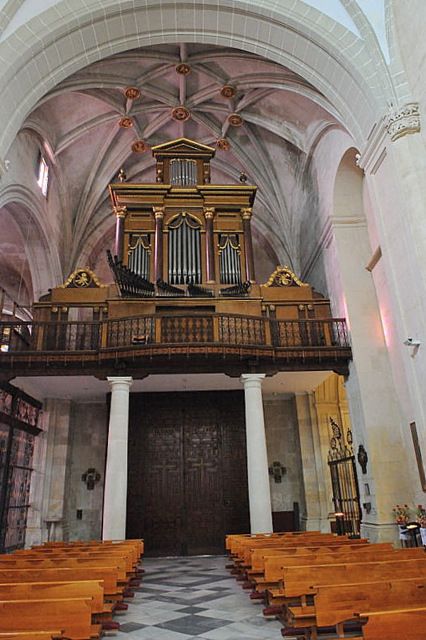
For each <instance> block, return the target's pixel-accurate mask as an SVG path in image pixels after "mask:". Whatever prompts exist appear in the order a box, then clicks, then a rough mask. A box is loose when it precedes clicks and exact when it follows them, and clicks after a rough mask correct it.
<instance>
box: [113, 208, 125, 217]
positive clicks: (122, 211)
mask: <svg viewBox="0 0 426 640" xmlns="http://www.w3.org/2000/svg"><path fill="white" fill-rule="evenodd" d="M114 215H115V217H116V218H125V217H126V215H127V207H126V206H119V207H114Z"/></svg>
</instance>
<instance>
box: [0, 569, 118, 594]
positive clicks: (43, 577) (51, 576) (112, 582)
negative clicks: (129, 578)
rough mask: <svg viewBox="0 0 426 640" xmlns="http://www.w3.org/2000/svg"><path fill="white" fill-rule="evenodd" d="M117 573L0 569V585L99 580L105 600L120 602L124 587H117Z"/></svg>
mask: <svg viewBox="0 0 426 640" xmlns="http://www.w3.org/2000/svg"><path fill="white" fill-rule="evenodd" d="M117 576H118V572H117V569H116V568H115V567H62V568H54V567H49V568H31V569H28V568H24V569H20V568H15V567H13V568H9V569H5V568H0V583H2V584H5V583H18V582H44V583H46V582H81V581H85V580H91V579H93V580H99V581H100V582H101V583H102V585H103V589H104V594H105V598H106V599H107V600H111V601H116V602H118V601H121V600H122V598H123V590H124V587H120V586H119V585H118V577H117Z"/></svg>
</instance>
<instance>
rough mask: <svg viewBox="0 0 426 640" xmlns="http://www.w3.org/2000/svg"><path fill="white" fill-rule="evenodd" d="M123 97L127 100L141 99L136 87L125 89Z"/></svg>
mask: <svg viewBox="0 0 426 640" xmlns="http://www.w3.org/2000/svg"><path fill="white" fill-rule="evenodd" d="M124 95H125V96H126V98H127V100H137V99H138V98H140V97H141V92H140V91H139V89H138V88H137V87H127V89H126V90H125V91H124Z"/></svg>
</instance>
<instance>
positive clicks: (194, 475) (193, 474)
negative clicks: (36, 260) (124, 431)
mask: <svg viewBox="0 0 426 640" xmlns="http://www.w3.org/2000/svg"><path fill="white" fill-rule="evenodd" d="M246 475H247V472H246V451H245V426H244V400H243V394H242V392H188V393H170V394H165V393H156V394H131V402H130V424H129V487H128V504H127V535H128V537H144V538H145V540H146V547H147V551H148V553H151V554H152V555H174V554H176V555H180V554H184V555H185V554H201V553H220V552H221V551H222V550H223V546H224V538H225V535H226V533H232V532H239V531H248V500H247V478H246Z"/></svg>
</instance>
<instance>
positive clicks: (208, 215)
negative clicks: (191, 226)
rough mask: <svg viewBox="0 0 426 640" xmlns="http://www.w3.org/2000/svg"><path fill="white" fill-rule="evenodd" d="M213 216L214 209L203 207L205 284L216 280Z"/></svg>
mask: <svg viewBox="0 0 426 640" xmlns="http://www.w3.org/2000/svg"><path fill="white" fill-rule="evenodd" d="M213 216H214V207H204V217H205V219H206V276H207V278H206V279H207V282H210V283H213V282H215V280H216V274H215V268H214V237H213Z"/></svg>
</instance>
